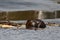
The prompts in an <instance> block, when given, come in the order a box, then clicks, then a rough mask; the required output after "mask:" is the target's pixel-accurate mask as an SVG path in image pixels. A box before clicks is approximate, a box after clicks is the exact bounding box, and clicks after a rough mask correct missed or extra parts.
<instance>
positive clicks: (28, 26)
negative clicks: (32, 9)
mask: <svg viewBox="0 0 60 40" xmlns="http://www.w3.org/2000/svg"><path fill="white" fill-rule="evenodd" d="M33 27H34V28H35V30H36V29H38V28H46V24H45V23H44V22H43V21H42V20H40V19H35V20H27V22H26V29H32V28H33Z"/></svg>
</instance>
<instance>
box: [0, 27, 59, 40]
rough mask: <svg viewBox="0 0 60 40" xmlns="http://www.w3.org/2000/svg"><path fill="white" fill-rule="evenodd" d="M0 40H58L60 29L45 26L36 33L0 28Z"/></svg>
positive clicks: (33, 31)
mask: <svg viewBox="0 0 60 40" xmlns="http://www.w3.org/2000/svg"><path fill="white" fill-rule="evenodd" d="M0 40H60V27H57V26H56V27H54V26H47V27H46V28H45V29H40V30H36V31H35V30H27V29H16V30H14V29H1V28H0Z"/></svg>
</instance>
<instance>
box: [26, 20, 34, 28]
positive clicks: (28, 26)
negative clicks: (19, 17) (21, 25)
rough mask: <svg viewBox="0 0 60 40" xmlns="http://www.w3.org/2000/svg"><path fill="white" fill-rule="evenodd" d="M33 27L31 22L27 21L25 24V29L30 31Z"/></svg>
mask: <svg viewBox="0 0 60 40" xmlns="http://www.w3.org/2000/svg"><path fill="white" fill-rule="evenodd" d="M32 27H33V25H32V22H31V20H27V22H26V29H32Z"/></svg>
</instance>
